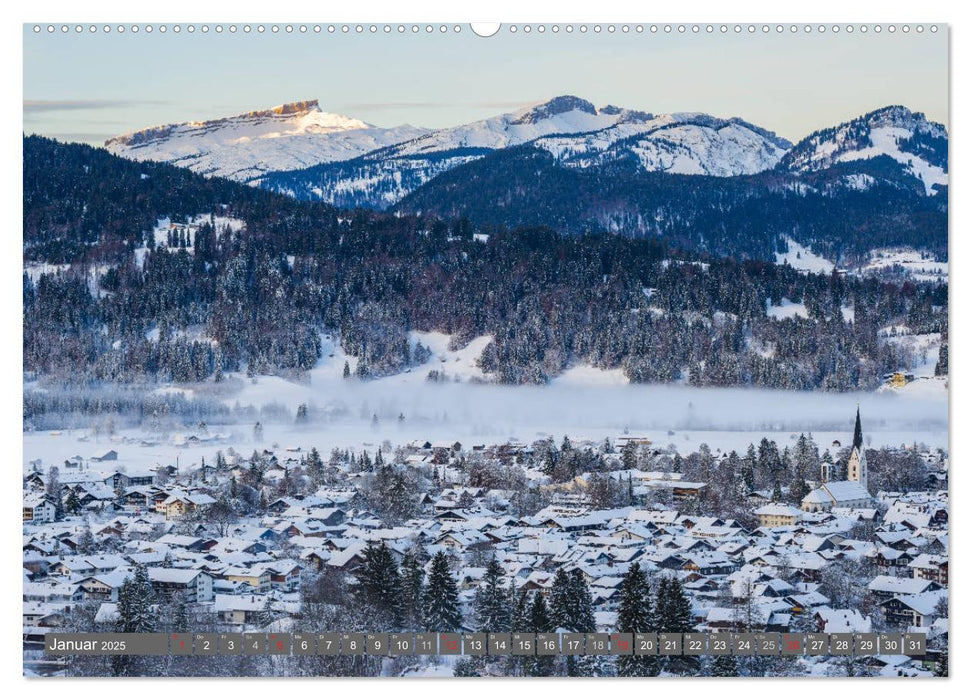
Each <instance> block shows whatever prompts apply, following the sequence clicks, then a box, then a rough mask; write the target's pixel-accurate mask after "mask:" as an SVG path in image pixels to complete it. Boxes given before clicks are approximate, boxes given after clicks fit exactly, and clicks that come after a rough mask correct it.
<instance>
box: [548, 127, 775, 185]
mask: <svg viewBox="0 0 971 700" xmlns="http://www.w3.org/2000/svg"><path fill="white" fill-rule="evenodd" d="M623 114H624V115H627V117H628V118H626V119H623V120H621V121H620V122H619V123H617V124H616V125H614V126H611V127H609V128H606V129H602V130H600V131H597V132H594V133H590V134H580V135H570V136H553V137H549V138H541V139H539V140H537V141H536V142H535V144H534V145H536V146H538V147H540V148H543V149H545V150H547V151H549V152H550V153H552V154H553V155H555V156H556V157H557V158H558V159H559V160H561V162H563V163H564V164H565V165H569V166H572V167H579V168H584V167H589V166H591V165H604V164H607V163H611V162H619V161H623V160H627V159H629V158H630V156H633V157H634V159H635V161H636V162H637V163H638V165H639V166H640V168H641V169H643V170H645V171H648V172H659V171H660V172H669V173H676V174H680V175H714V176H718V177H731V176H733V175H749V174H752V173H758V172H762V171H764V170H769V169H771V168H773V167H775V165H776V164H777V163H778V162H779V160H780V159H781V158H782V156H783V155H785V153H786V151H787V150H788V148H789V146H790V145H791V144H790V143H789V142H788V141H785V140H784V139H781V138H778V137H776V136H775V135H774V134H772V133H769V132H766V131H764V130H762V129H759V128H757V127H754V126H752V125H751V124H747V123H746V122H744V121H742V120H740V119H728V120H726V119H716V118H714V117H710V116H708V115H704V114H693V113H687V114H665V115H658V116H652V115H640V118H637V117H636V116H633V115H635V114H637V113H627V112H625V113H623Z"/></svg>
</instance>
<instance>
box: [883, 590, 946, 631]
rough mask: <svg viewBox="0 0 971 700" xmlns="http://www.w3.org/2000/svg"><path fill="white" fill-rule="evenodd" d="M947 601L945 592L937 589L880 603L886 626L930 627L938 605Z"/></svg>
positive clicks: (935, 617) (935, 616)
mask: <svg viewBox="0 0 971 700" xmlns="http://www.w3.org/2000/svg"><path fill="white" fill-rule="evenodd" d="M946 600H947V590H946V589H943V588H939V589H937V590H933V591H925V592H924V593H917V594H915V595H900V596H896V597H894V598H891V599H889V600H885V601H883V602H882V603H880V610H881V611H882V612H883V616H884V618H886V620H887V624H888V625H892V626H901V627H908V626H912V627H930V626H931V625H932V624H933V623H934V621H935V620H936V619H937V617H938V615H937V610H938V605H940V603H941V601H946Z"/></svg>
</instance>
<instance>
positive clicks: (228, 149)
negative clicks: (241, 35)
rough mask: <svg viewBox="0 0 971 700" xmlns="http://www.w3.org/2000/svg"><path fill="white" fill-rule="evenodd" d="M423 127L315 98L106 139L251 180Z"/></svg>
mask: <svg viewBox="0 0 971 700" xmlns="http://www.w3.org/2000/svg"><path fill="white" fill-rule="evenodd" d="M426 131H427V130H426V129H420V128H416V127H413V126H408V125H404V126H397V127H394V128H391V129H382V128H378V127H375V126H372V125H371V124H368V123H366V122H363V121H361V120H360V119H354V118H351V117H345V116H342V115H340V114H331V113H328V112H324V111H322V110H321V109H320V107H319V105H318V104H317V101H316V100H309V101H306V102H293V103H289V104H284V105H280V106H278V107H273V108H272V109H267V110H261V111H257V112H248V113H246V114H240V115H237V116H233V117H226V118H223V119H213V120H209V121H202V122H184V123H181V124H169V125H166V126H157V127H152V128H149V129H143V130H141V131H136V132H133V133H130V134H125V135H123V136H117V137H115V138H113V139H110V140H108V141H107V142H106V143H105V147H106V148H107V149H108V150H109V151H110V152H112V153H114V154H115V155H120V156H124V157H126V158H132V159H134V160H152V161H163V162H167V163H172V164H173V165H179V166H183V167H187V168H190V169H191V170H194V171H195V172H198V173H202V174H204V175H218V176H221V177H228V178H231V179H234V180H240V181H245V180H250V179H252V178H254V177H257V176H259V175H261V174H262V173H265V172H270V171H276V170H293V169H296V168H304V167H307V166H310V165H316V164H318V163H326V162H332V161H338V160H348V159H350V158H356V157H357V156H359V155H361V154H363V153H367V152H369V151H373V150H375V149H378V148H382V147H384V146H387V145H390V144H394V143H399V142H401V141H405V140H408V139H413V138H415V137H416V136H420V135H421V134H423V133H425V132H426Z"/></svg>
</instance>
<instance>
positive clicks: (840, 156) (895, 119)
mask: <svg viewBox="0 0 971 700" xmlns="http://www.w3.org/2000/svg"><path fill="white" fill-rule="evenodd" d="M947 148H948V135H947V129H946V128H945V127H944V125H943V124H938V123H937V122H932V121H930V120H928V119H927V117H926V116H924V114H923V113H921V112H913V111H911V110H910V109H908V108H907V107H903V106H900V105H892V106H889V107H883V108H881V109H878V110H874V111H873V112H869V113H867V114H864V115H863V116H861V117H857V118H856V119H853V120H851V121H848V122H844V123H843V124H840V125H838V126H834V127H831V128H829V129H822V130H820V131H816V132H814V133H812V134H810V135H809V136H807V137H806V138H804V139H803V140H802V141H800V142H799V143H797V144H796V145H795V146H794V147H793V148H792V150H790V151H789V153H787V154H786V156H785V158H784V159H783V160H782V166H783V167H785V168H788V169H789V170H792V171H795V172H811V171H816V170H823V169H825V168H829V167H831V166H833V165H835V164H837V163H843V162H849V161H859V160H868V159H870V158H876V157H879V156H888V157H890V158H892V159H893V160H895V161H897V162H898V163H900V164H901V165H903V166H904V169H905V170H906V171H907V172H908V173H910V174H911V175H913V176H914V177H916V178H918V179H919V180H921V182H922V183H923V184H924V187H925V188H926V192H927V194H928V195H932V194H934V193H935V192H936V190H935V186H936V185H942V186H946V185H947V182H948V177H947Z"/></svg>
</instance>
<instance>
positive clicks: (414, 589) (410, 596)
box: [401, 552, 425, 632]
mask: <svg viewBox="0 0 971 700" xmlns="http://www.w3.org/2000/svg"><path fill="white" fill-rule="evenodd" d="M424 599H425V571H424V569H422V564H421V560H420V559H419V557H418V554H417V553H415V552H408V553H407V554H405V556H404V557H403V558H402V560H401V610H402V618H403V620H402V622H403V625H404V627H405V628H406V629H408V630H411V631H413V632H415V631H419V630H420V629H421V627H422V619H423V615H422V610H423V609H424Z"/></svg>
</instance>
